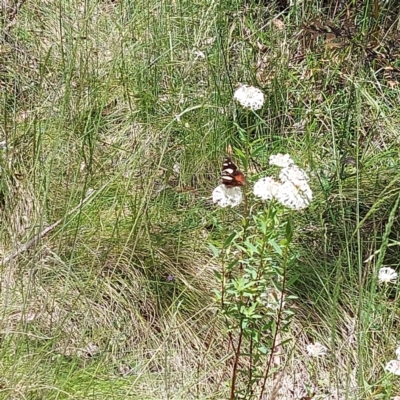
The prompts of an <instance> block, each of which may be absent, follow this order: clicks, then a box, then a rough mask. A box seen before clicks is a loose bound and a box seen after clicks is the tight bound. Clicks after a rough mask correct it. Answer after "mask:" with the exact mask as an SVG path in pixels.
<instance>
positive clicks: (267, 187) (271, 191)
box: [254, 154, 312, 210]
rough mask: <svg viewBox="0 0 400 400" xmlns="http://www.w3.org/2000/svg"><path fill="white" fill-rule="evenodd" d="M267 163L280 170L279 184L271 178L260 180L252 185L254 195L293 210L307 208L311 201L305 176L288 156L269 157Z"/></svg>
mask: <svg viewBox="0 0 400 400" xmlns="http://www.w3.org/2000/svg"><path fill="white" fill-rule="evenodd" d="M269 163H270V164H271V165H276V166H278V167H281V168H282V169H281V172H280V174H279V180H280V182H278V181H276V180H275V179H273V178H272V177H266V178H262V179H260V180H259V181H258V182H257V183H256V184H255V185H254V195H255V196H257V197H261V198H262V199H263V200H271V199H273V198H274V199H276V200H277V201H278V202H279V203H281V204H282V205H283V206H285V207H288V208H291V209H293V210H303V209H304V208H307V207H308V206H309V205H310V202H311V200H312V191H311V188H310V186H309V185H308V176H307V174H306V173H305V172H304V171H303V170H302V169H301V168H299V167H298V166H297V165H295V164H294V161H293V160H292V158H291V157H290V156H289V154H275V155H271V156H270V158H269Z"/></svg>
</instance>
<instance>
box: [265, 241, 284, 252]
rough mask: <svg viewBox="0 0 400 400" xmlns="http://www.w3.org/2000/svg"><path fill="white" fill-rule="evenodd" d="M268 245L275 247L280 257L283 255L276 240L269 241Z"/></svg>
mask: <svg viewBox="0 0 400 400" xmlns="http://www.w3.org/2000/svg"><path fill="white" fill-rule="evenodd" d="M268 244H269V245H270V246H272V247H273V249H274V250H275V252H276V253H278V254H279V255H280V256H281V255H282V249H281V247H280V246H279V244H278V243H276V242H275V240H274V239H270V240H268Z"/></svg>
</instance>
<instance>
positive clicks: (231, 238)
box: [224, 232, 236, 248]
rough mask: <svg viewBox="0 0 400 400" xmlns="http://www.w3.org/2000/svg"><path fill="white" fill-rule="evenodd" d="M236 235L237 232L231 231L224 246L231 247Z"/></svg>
mask: <svg viewBox="0 0 400 400" xmlns="http://www.w3.org/2000/svg"><path fill="white" fill-rule="evenodd" d="M235 237H236V232H233V233H231V234H230V235H229V236H228V237H227V238H226V240H225V243H224V247H225V248H226V247H229V245H230V244H231V243H232V241H233V239H235Z"/></svg>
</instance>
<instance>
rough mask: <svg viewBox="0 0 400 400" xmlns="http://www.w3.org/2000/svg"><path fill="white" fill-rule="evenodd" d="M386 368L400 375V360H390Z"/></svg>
mask: <svg viewBox="0 0 400 400" xmlns="http://www.w3.org/2000/svg"><path fill="white" fill-rule="evenodd" d="M385 370H386V371H388V372H390V373H392V374H394V375H400V360H391V361H389V362H388V363H387V364H386V366H385Z"/></svg>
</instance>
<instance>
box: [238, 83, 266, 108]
mask: <svg viewBox="0 0 400 400" xmlns="http://www.w3.org/2000/svg"><path fill="white" fill-rule="evenodd" d="M233 98H234V99H235V100H236V101H237V102H238V103H239V104H240V105H241V106H242V107H243V108H248V109H250V110H253V111H255V110H259V109H260V108H262V106H263V105H264V93H263V92H262V91H261V90H260V89H258V88H256V87H254V86H249V85H242V86H240V88H238V89H236V91H235V93H234V95H233Z"/></svg>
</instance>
